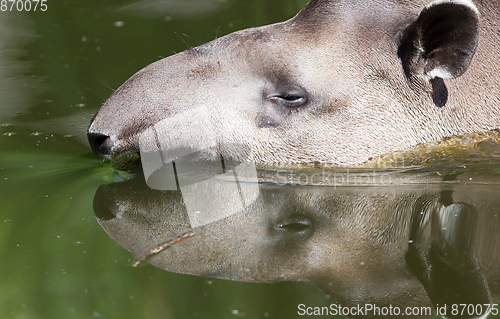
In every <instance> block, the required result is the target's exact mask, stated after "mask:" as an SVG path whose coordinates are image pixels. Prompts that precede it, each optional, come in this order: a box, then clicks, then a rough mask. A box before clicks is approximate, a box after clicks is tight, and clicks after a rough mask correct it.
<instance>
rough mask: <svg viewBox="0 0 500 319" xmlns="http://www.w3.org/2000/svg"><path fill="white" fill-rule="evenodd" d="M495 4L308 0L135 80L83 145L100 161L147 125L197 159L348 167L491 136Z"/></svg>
mask: <svg viewBox="0 0 500 319" xmlns="http://www.w3.org/2000/svg"><path fill="white" fill-rule="evenodd" d="M499 6H500V5H499V4H498V3H497V2H496V1H481V2H480V3H479V7H476V6H475V5H474V4H473V3H472V2H471V1H469V0H436V1H433V2H429V1H419V0H415V1H392V0H369V1H356V0H340V1H333V0H311V1H310V2H309V3H308V5H307V6H306V7H305V8H304V9H303V10H302V11H301V12H300V13H298V14H297V16H295V17H294V18H292V19H290V20H288V21H285V22H282V23H278V24H274V25H270V26H264V27H260V28H253V29H247V30H242V31H238V32H235V33H232V34H229V35H227V36H225V37H222V38H219V39H217V40H215V41H212V42H209V43H207V44H204V45H201V46H199V47H196V48H192V49H190V50H187V51H185V52H182V53H179V54H176V55H173V56H171V57H168V58H165V59H162V60H159V61H157V62H155V63H153V64H151V65H149V66H147V67H145V68H144V69H142V70H140V71H139V72H137V73H136V74H135V75H133V76H132V77H131V78H130V79H129V80H127V81H126V82H125V83H124V84H123V85H122V86H121V87H120V88H118V89H117V90H116V91H115V92H114V93H113V94H112V95H111V97H110V98H109V99H108V100H107V101H106V102H105V103H104V104H103V105H102V107H101V109H100V110H99V111H98V112H97V113H96V115H95V116H94V118H93V120H92V123H91V125H90V126H89V129H88V137H89V142H90V145H91V147H92V149H93V150H94V152H96V153H97V154H99V155H101V156H105V157H108V158H110V159H113V158H115V156H116V155H118V154H121V153H123V152H138V151H139V149H141V151H142V150H145V151H148V150H151V149H152V148H154V147H156V145H153V144H154V143H143V145H140V140H141V134H143V133H144V132H145V131H146V130H147V129H148V128H152V127H154V128H155V131H157V132H164V133H162V134H161V135H159V136H157V137H156V141H157V142H161V143H162V145H167V146H168V148H172V149H177V148H192V149H196V150H200V151H203V152H202V154H203V156H202V158H201V160H217V159H220V157H221V156H223V157H224V158H230V159H233V160H238V161H252V162H255V163H262V164H275V163H283V164H289V163H312V162H316V163H331V164H358V163H362V162H364V161H366V160H368V159H369V158H371V157H374V156H378V155H382V154H385V153H389V152H392V151H397V150H403V149H406V148H409V147H411V146H414V145H416V144H419V143H425V142H430V141H434V140H439V139H441V138H443V137H446V136H450V135H454V134H463V133H468V132H476V131H484V130H489V129H494V128H498V127H500V116H499V114H500V102H499V100H498V98H497V97H498V96H499V95H500V94H499V93H500V92H499V88H498V85H497V84H498V83H499V81H500V78H499V75H498V72H497V70H498V67H499V63H498V62H497V61H498V58H497V57H496V54H497V52H499V51H500V43H499V42H498V41H496V37H497V33H498V32H499V30H500V27H499V26H498V23H497V21H498V18H499V15H500V7H499ZM480 36H481V41H479V37H480ZM473 57H474V59H473ZM467 69H469V70H468V71H467V72H466V70H467ZM234 145H240V146H244V148H245V149H249V150H250V153H249V154H247V153H245V154H241V152H239V151H238V149H235V148H234V147H233V146H234ZM164 151H165V152H167V153H168V151H169V149H166V150H164Z"/></svg>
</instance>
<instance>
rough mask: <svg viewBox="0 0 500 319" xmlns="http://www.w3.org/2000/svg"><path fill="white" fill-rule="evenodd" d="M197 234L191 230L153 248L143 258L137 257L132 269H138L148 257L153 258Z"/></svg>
mask: <svg viewBox="0 0 500 319" xmlns="http://www.w3.org/2000/svg"><path fill="white" fill-rule="evenodd" d="M194 234H195V233H194V232H193V231H192V230H189V231H187V232H185V233H184V234H182V235H180V236H178V237H175V238H172V239H171V240H169V241H166V242H164V243H163V244H160V245H158V246H156V247H154V248H151V249H150V250H148V251H147V252H146V253H144V254H142V255H141V256H139V257H137V258H135V259H134V262H133V263H132V267H137V265H139V263H140V262H141V261H143V260H144V259H146V258H148V256H151V255H154V254H157V253H159V252H160V251H162V250H163V249H165V248H168V247H170V246H172V245H173V244H175V243H177V242H179V241H181V240H183V239H184V238H188V237H191V236H193V235H194Z"/></svg>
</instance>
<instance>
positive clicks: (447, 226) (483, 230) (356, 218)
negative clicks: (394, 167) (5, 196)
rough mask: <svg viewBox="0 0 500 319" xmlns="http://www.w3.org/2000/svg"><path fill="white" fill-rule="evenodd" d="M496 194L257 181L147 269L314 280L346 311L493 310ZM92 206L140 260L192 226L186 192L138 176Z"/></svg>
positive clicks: (106, 188) (499, 235)
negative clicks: (239, 206)
mask: <svg viewBox="0 0 500 319" xmlns="http://www.w3.org/2000/svg"><path fill="white" fill-rule="evenodd" d="M499 191H500V189H499V188H498V186H491V185H489V186H484V187H483V186H480V185H476V186H474V187H473V188H470V187H465V186H459V185H442V184H441V185H436V186H435V187H429V186H428V185H427V186H426V187H425V188H424V187H422V186H398V187H397V188H390V187H385V188H384V187H343V188H340V187H335V188H334V187H299V186H294V187H287V186H278V185H268V184H260V185H259V194H258V196H257V197H256V200H255V201H254V202H253V203H252V204H250V205H249V206H247V207H245V209H243V210H241V211H239V212H237V213H235V214H233V215H231V216H225V217H224V218H221V219H219V220H216V221H213V222H211V223H209V224H206V225H201V226H198V227H195V228H194V232H195V233H196V235H195V236H193V237H190V238H188V239H185V240H183V241H181V242H179V243H178V244H176V245H173V246H172V247H169V248H168V249H166V250H164V251H162V252H161V253H159V254H157V255H154V256H152V257H151V258H150V259H149V262H150V263H151V264H152V265H154V266H156V267H159V268H162V269H165V270H167V271H171V272H177V273H184V274H192V275H197V276H206V277H216V278H223V279H231V280H238V281H247V282H276V281H284V280H286V281H307V282H311V283H312V284H314V285H316V286H318V287H319V288H320V289H321V290H322V291H324V292H325V293H327V294H328V295H329V296H330V297H331V299H332V300H333V301H335V302H337V303H340V304H342V305H345V306H351V305H357V304H366V303H373V304H376V305H377V306H381V307H383V306H388V305H392V306H397V307H425V306H428V307H432V308H433V309H435V307H436V306H437V305H441V306H442V305H449V306H448V309H450V306H451V305H452V304H474V305H476V304H482V305H483V304H491V303H493V302H494V301H495V300H498V298H499V294H500V271H499V270H498V269H499V267H498V266H499V265H500V221H499V219H500V217H499V213H500V199H499V198H498V196H497V194H498V193H499ZM222 198H223V196H221V197H220V198H214V200H222ZM94 210H95V213H96V216H97V219H98V221H99V223H100V224H101V226H102V227H103V228H104V229H105V231H106V232H107V233H108V234H109V235H110V236H111V237H112V238H113V239H114V240H115V241H116V242H117V243H118V244H120V245H121V246H122V247H124V248H125V249H127V250H129V251H130V252H131V253H132V254H133V255H134V256H136V257H137V256H139V255H141V254H143V253H144V252H145V251H147V250H149V249H151V248H152V247H154V246H156V245H158V244H160V243H161V242H164V241H166V240H168V239H170V238H172V237H176V236H178V235H180V234H182V233H184V232H186V231H187V230H188V229H191V228H192V225H191V221H190V217H189V216H188V213H187V211H186V207H185V205H184V204H183V198H182V194H181V192H180V191H158V190H152V189H149V188H148V187H147V186H146V184H145V183H144V182H143V181H142V179H140V178H135V179H133V180H131V181H128V182H124V183H116V184H111V185H102V186H101V187H99V189H98V190H97V193H96V196H95V199H94ZM485 310H486V307H485V308H484V311H485ZM484 311H483V312H484ZM433 314H434V313H433ZM366 316H367V317H369V316H370V314H366ZM406 317H408V316H406ZM419 317H420V316H419ZM448 317H452V316H451V315H450V313H449V312H448ZM458 317H460V316H458ZM461 317H479V316H475V315H471V316H468V315H464V316H461Z"/></svg>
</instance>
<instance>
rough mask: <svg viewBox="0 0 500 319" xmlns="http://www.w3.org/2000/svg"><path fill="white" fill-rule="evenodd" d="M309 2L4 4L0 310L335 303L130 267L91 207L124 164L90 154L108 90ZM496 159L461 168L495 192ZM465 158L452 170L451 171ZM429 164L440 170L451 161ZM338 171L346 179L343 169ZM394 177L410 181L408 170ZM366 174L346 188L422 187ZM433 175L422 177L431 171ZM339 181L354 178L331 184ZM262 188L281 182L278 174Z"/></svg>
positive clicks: (320, 296) (149, 310)
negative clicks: (32, 7) (378, 181)
mask: <svg viewBox="0 0 500 319" xmlns="http://www.w3.org/2000/svg"><path fill="white" fill-rule="evenodd" d="M306 2H307V1H305V0H296V1H290V0H289V1H286V0H280V1H272V2H271V1H266V0H251V1H247V0H245V1H243V0H220V1H216V0H214V1H204V0H190V1H188V0H185V1H177V0H175V1H174V0H172V1H164V2H163V3H164V4H167V5H166V6H162V5H160V6H158V3H159V1H158V3H157V2H155V1H142V2H137V3H134V2H133V1H57V2H56V1H49V3H48V10H47V11H45V12H36V13H33V12H32V13H29V14H27V13H15V12H0V150H1V152H0V194H1V195H0V238H1V241H0V242H1V243H2V244H1V245H0V257H1V261H2V262H1V264H0V274H1V275H0V318H26V319H31V318H235V317H244V318H297V317H301V316H299V315H298V314H297V306H298V305H299V304H305V305H307V306H329V305H330V303H331V301H330V300H329V299H327V298H326V296H325V293H323V292H322V291H321V290H320V289H319V288H317V287H315V286H313V285H311V284H309V283H300V282H281V283H275V284H264V283H241V282H235V281H225V280H219V279H207V278H204V277H197V276H192V275H182V274H176V273H171V272H166V271H164V270H160V269H158V268H154V267H152V266H144V267H139V268H132V267H131V266H130V264H131V262H132V260H133V256H132V254H131V253H129V252H128V251H127V250H125V249H123V248H122V247H120V246H119V245H118V244H117V243H115V241H113V240H112V239H111V238H110V237H109V236H108V234H107V233H106V232H105V231H104V230H103V228H102V227H101V225H99V223H98V221H97V220H96V217H95V214H94V209H93V202H94V196H95V194H96V190H97V189H98V187H99V186H100V185H102V184H110V183H114V182H118V181H120V180H126V179H127V178H128V174H126V173H123V172H118V171H116V170H114V169H113V168H112V167H111V165H110V164H109V163H105V162H103V160H101V159H100V158H99V157H97V156H96V155H94V154H93V153H91V151H90V148H89V147H88V145H87V141H86V136H85V131H86V128H87V125H88V123H89V121H90V118H91V116H92V115H93V113H94V112H95V111H96V110H97V108H98V107H99V106H100V104H101V103H102V102H103V101H104V100H105V99H106V98H107V97H108V96H109V95H110V94H111V92H112V89H114V88H117V87H118V86H119V85H120V84H121V83H123V82H124V81H125V80H126V79H127V78H128V77H129V76H131V75H132V74H133V73H135V72H136V71H138V70H139V69H141V68H142V67H144V66H146V65H147V64H149V63H151V62H153V61H156V60H158V59H159V58H161V57H165V56H168V55H171V54H173V53H174V52H180V51H183V50H185V49H186V48H187V47H189V46H196V45H198V44H199V43H204V42H207V41H209V40H212V39H214V38H215V37H216V36H221V35H224V34H227V33H230V32H232V31H235V30H238V29H243V28H247V27H251V26H257V25H264V24H269V23H272V22H276V21H281V20H284V19H286V18H289V17H291V16H292V15H294V14H295V13H296V12H297V11H298V10H299V9H300V8H301V7H302V6H303V5H305V3H306ZM495 163H496V164H495ZM495 163H493V164H485V165H482V164H479V166H476V168H477V171H480V175H479V177H478V175H474V174H476V173H477V172H476V171H466V172H465V174H463V176H469V175H470V176H469V177H470V178H474V179H476V178H478V179H479V181H480V182H481V183H482V184H486V185H490V186H488V187H487V189H488V190H489V193H488V192H486V193H488V194H490V195H491V194H493V195H491V196H490V198H494V197H495V195H494V194H495V190H497V189H498V187H499V186H498V185H499V184H500V182H499V177H498V159H496V162H495ZM475 165H478V164H477V163H476V164H475ZM457 169H458V170H459V169H460V168H456V167H454V168H446V169H444V173H443V174H445V175H446V174H448V175H450V176H454V175H453V174H455V176H456V175H457V173H456V170H457ZM425 170H426V172H432V176H433V178H435V176H436V174H438V173H439V174H441V173H442V170H440V169H433V168H432V167H428V168H426V169H425ZM436 171H437V173H435V172H436ZM292 172H293V170H292ZM275 173H276V172H275V171H270V172H269V171H268V172H267V174H268V175H269V174H271V175H273V174H274V175H276V174H275ZM289 173H290V171H287V173H286V174H289ZM389 173H390V174H392V171H389ZM460 173H464V172H462V171H460ZM307 174H309V175H304V176H306V177H307V176H312V174H313V173H310V172H309V173H307ZM339 174H340V175H338V176H339V178H340V179H339V181H340V183H341V182H342V181H345V180H346V178H348V175H345V172H343V173H339ZM381 174H388V173H387V171H384V172H382V173H381ZM439 174H438V175H439ZM467 174H469V175H467ZM264 175H265V174H264ZM280 176H281V177H280V178H281V179H280V180H278V183H284V182H280V181H286V182H287V183H288V184H290V183H291V184H303V180H300V178H301V177H300V174H298V175H296V176H298V177H297V178H298V179H297V180H294V179H292V178H288V179H285V180H284V179H283V178H285V177H284V176H285V175H284V173H283V174H282V175H280ZM287 176H288V175H287ZM346 176H347V177H346ZM350 176H355V174H354V175H350ZM367 176H368V175H367ZM370 176H372V175H370ZM384 176H385V175H384ZM388 176H390V177H391V178H394V180H395V181H405V176H407V175H404V173H402V175H388ZM419 176H420V175H419ZM461 176H462V175H461ZM358 177H359V175H358ZM302 178H303V177H302ZM360 178H365V179H364V181H365V182H364V183H365V184H366V185H364V184H363V185H362V186H363V190H362V191H361V190H360V189H356V188H354V189H353V188H349V187H347V188H348V189H349V192H355V193H356V192H358V193H357V194H365V193H366V192H367V188H368V189H369V191H368V193H370V194H371V193H373V192H375V193H378V194H379V195H380V194H381V193H384V192H389V193H391V192H392V193H394V192H399V193H398V194H399V195H401V196H403V195H407V196H410V197H411V196H413V195H412V194H414V196H417V197H418V196H421V195H422V192H421V191H420V190H415V189H402V188H400V187H399V186H398V184H397V183H392V184H391V185H384V186H383V187H382V188H380V187H375V188H370V187H368V186H369V185H371V184H373V181H374V180H373V179H372V180H369V179H368V180H367V179H366V176H362V177H360ZM425 178H428V175H426V177H425ZM427 181H428V183H429V184H425V181H424V183H423V184H422V183H421V184H420V186H418V187H420V188H421V187H424V188H425V187H426V185H431V184H432V183H434V180H433V179H432V178H431V179H429V180H427ZM462 182H465V181H462V180H460V181H459V183H462ZM313 184H314V183H313ZM347 184H349V182H347ZM478 184H480V183H479V182H478ZM112 185H115V184H112ZM124 185H125V184H124ZM422 185H423V186H422ZM337 186H343V187H344V186H348V185H344V184H339V185H335V187H330V188H326V189H327V190H326V192H327V193H329V194H334V193H335V192H337V191H338V190H339V188H337ZM358 186H359V183H358ZM372 186H373V185H372ZM263 187H264V188H265V187H268V188H270V189H264V190H263V191H262V192H263V193H264V194H272V193H273V191H272V189H273V187H274V186H272V185H271V186H263ZM418 187H417V188H418ZM471 187H476V186H471ZM482 187H484V185H483V186H482ZM476 190H477V192H481V188H480V187H479V186H478V188H476ZM314 191H319V190H316V189H315V190H314ZM441 191H442V189H431V190H430V191H429V192H430V193H432V192H434V193H439V192H441ZM297 192H299V193H300V194H306V195H307V193H308V192H310V189H307V187H306V188H305V189H303V188H297ZM319 192H325V188H323V189H321V190H320V191H319ZM472 193H474V192H472ZM335 194H336V193H335ZM415 194H416V195H415ZM365 195H366V194H365ZM130 196H132V195H130ZM269 196H270V195H269ZM363 196H364V195H363ZM271 202H272V201H271ZM179 230H180V229H179ZM177 234H178V235H180V234H179V233H177ZM168 236H171V234H168ZM168 236H167V238H168ZM200 236H201V235H200ZM322 236H324V235H322ZM193 238H197V237H193ZM158 240H160V239H158ZM226 240H229V239H228V238H226ZM143 245H144V247H149V246H147V245H148V244H147V243H144V244H143ZM494 247H496V248H497V249H500V248H499V246H494ZM171 262H172V264H173V265H174V266H175V267H177V268H178V269H180V270H178V271H181V270H182V267H185V266H190V264H187V265H186V264H183V263H185V262H190V263H192V266H193V267H194V266H195V265H194V263H193V261H189V260H188V261H183V259H182V258H180V259H179V264H178V265H176V260H175V259H173V260H172V261H171ZM497 265H498V264H497ZM175 267H174V268H175ZM191 273H195V271H191ZM496 289H498V287H497V288H496ZM323 290H325V289H323Z"/></svg>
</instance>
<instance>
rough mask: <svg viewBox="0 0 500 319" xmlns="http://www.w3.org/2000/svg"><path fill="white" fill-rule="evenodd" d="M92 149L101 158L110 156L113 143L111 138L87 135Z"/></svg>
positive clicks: (98, 134) (101, 135)
mask: <svg viewBox="0 0 500 319" xmlns="http://www.w3.org/2000/svg"><path fill="white" fill-rule="evenodd" d="M87 137H88V139H89V143H90V147H91V148H92V150H93V151H94V153H96V154H97V155H99V156H104V155H108V154H109V151H110V150H111V147H112V146H113V143H112V141H111V139H110V137H109V136H107V135H104V134H100V133H87Z"/></svg>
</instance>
